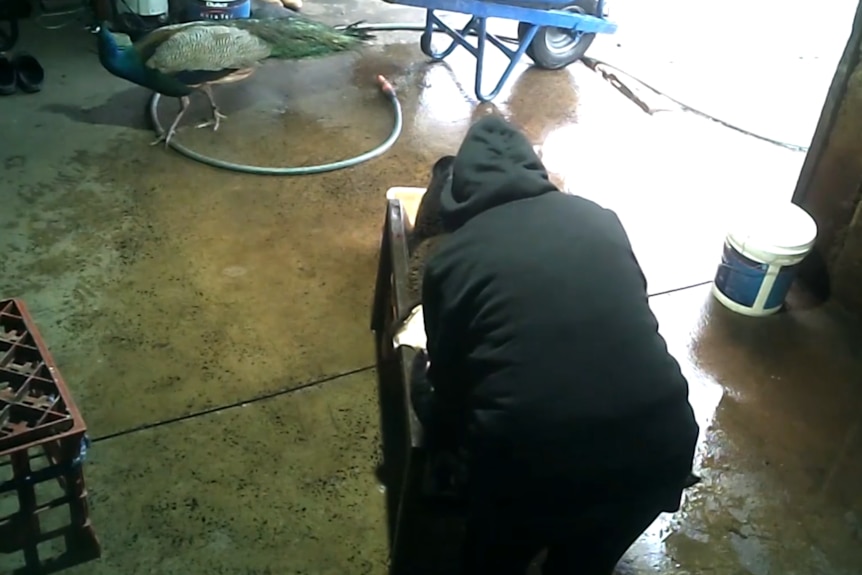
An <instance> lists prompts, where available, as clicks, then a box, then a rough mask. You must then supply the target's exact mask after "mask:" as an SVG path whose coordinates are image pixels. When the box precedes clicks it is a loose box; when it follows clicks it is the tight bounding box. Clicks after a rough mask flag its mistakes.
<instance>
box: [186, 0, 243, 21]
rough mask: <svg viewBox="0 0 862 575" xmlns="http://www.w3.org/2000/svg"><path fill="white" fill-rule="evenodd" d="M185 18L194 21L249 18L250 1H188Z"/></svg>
mask: <svg viewBox="0 0 862 575" xmlns="http://www.w3.org/2000/svg"><path fill="white" fill-rule="evenodd" d="M187 6H188V7H187V13H186V18H187V20H188V21H189V22H194V21H196V20H238V19H242V18H249V17H250V16H251V0H232V1H229V2H216V1H213V0H188V4H187Z"/></svg>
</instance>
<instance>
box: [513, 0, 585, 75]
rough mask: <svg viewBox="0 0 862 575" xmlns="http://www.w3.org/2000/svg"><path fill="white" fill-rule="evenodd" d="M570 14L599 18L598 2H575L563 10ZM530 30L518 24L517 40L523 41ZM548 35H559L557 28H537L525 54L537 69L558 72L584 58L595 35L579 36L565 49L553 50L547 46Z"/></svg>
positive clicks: (583, 0) (580, 0)
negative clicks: (577, 13)
mask: <svg viewBox="0 0 862 575" xmlns="http://www.w3.org/2000/svg"><path fill="white" fill-rule="evenodd" d="M565 9H566V10H571V11H572V12H580V13H581V14H589V15H590V16H600V14H598V9H599V2H598V0H575V1H574V2H572V3H571V4H569V5H568V6H566V8H565ZM529 29H530V24H528V23H526V22H521V23H519V24H518V39H519V40H522V41H523V38H524V37H525V36H526V35H527V31H528V30H529ZM549 33H550V34H554V35H559V29H558V28H547V27H543V28H539V30H538V31H537V32H536V35H535V36H534V37H533V41H532V42H530V45H529V46H528V47H527V50H526V54H527V56H529V57H530V58H531V59H532V60H533V62H534V63H535V64H536V66H538V67H539V68H543V69H545V70H559V69H560V68H565V67H566V66H568V65H569V64H573V63H574V62H577V61H578V60H580V59H581V58H583V57H584V54H586V53H587V50H588V49H589V47H590V44H592V43H593V40H594V39H595V37H596V35H595V34H581V36H580V38H578V39H577V40H574V39H573V40H572V42H571V44H570V45H569V46H567V47H566V48H565V49H560V48H557V49H554V48H552V47H550V46H549V42H548V40H549Z"/></svg>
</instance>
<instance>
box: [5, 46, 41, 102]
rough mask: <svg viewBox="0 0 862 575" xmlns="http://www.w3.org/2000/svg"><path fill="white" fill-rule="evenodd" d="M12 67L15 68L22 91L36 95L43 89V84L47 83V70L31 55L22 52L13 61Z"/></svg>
mask: <svg viewBox="0 0 862 575" xmlns="http://www.w3.org/2000/svg"><path fill="white" fill-rule="evenodd" d="M12 65H13V66H14V67H15V76H16V79H17V81H18V87H19V88H21V91H23V92H27V93H28V94H35V93H36V92H38V91H40V90H41V89H42V83H43V82H44V81H45V69H44V68H42V64H40V63H39V60H37V59H36V58H34V57H33V56H31V55H30V54H26V53H24V52H21V53H19V54H16V55H15V57H14V58H13V59H12Z"/></svg>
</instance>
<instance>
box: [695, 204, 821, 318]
mask: <svg viewBox="0 0 862 575" xmlns="http://www.w3.org/2000/svg"><path fill="white" fill-rule="evenodd" d="M746 212H747V213H746V216H745V217H744V218H741V220H740V221H739V222H738V223H737V225H736V226H735V227H734V228H733V229H732V230H731V231H730V233H728V234H727V237H726V238H725V241H724V251H723V253H722V257H721V264H720V265H719V266H718V271H717V272H716V274H715V281H713V284H712V293H713V295H714V296H715V298H716V299H717V300H718V301H719V302H721V303H722V304H724V305H725V306H726V307H728V308H730V309H732V310H733V311H735V312H738V313H741V314H744V315H749V316H766V315H770V314H773V313H775V312H777V311H778V310H780V309H781V307H782V306H783V305H784V299H785V298H786V297H787V292H789V291H790V286H791V284H792V283H793V280H794V279H795V278H796V272H797V271H798V269H799V264H800V263H802V260H804V259H805V256H807V255H808V254H809V253H810V252H811V248H813V247H814V241H815V240H816V239H817V224H816V223H815V221H814V218H812V217H811V216H810V215H808V213H807V212H806V211H805V210H803V209H802V208H800V207H799V206H797V205H796V204H792V203H789V202H788V203H786V204H779V205H777V206H776V205H771V206H765V207H761V208H759V209H754V210H750V209H749V210H746Z"/></svg>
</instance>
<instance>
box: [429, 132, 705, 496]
mask: <svg viewBox="0 0 862 575" xmlns="http://www.w3.org/2000/svg"><path fill="white" fill-rule="evenodd" d="M441 203H442V213H441V217H442V221H443V223H444V225H445V226H446V227H447V228H448V229H449V230H452V231H453V233H452V234H451V235H450V237H449V238H448V239H447V240H446V241H445V242H444V244H443V245H442V246H441V248H440V250H439V251H438V252H437V253H436V254H435V255H434V256H433V257H432V258H431V260H430V261H429V262H428V263H427V267H426V271H425V276H424V281H423V289H422V291H423V294H422V301H423V308H424V316H425V328H426V333H427V338H428V357H429V359H430V367H429V369H428V379H429V380H430V381H431V383H432V384H433V385H434V389H435V395H436V397H437V398H438V400H439V401H440V402H441V403H442V404H443V405H444V406H445V409H447V410H448V411H449V412H450V413H458V414H460V416H461V417H460V421H462V423H463V430H462V431H463V432H464V433H465V439H466V440H467V444H468V445H469V446H471V447H472V449H473V452H474V454H476V453H482V454H486V455H487V454H489V453H490V454H493V457H492V458H493V459H495V461H496V462H498V463H499V462H500V461H501V460H502V461H508V462H510V463H516V464H517V465H514V466H512V467H513V468H519V469H522V470H526V473H527V474H528V475H529V476H530V477H531V478H533V479H535V478H537V477H538V476H540V475H543V474H546V475H549V476H561V475H562V476H571V475H572V474H576V475H577V476H578V477H581V478H583V477H587V476H594V477H597V478H598V477H607V476H608V475H614V474H616V473H618V472H621V473H622V474H625V475H628V476H637V475H638V473H639V472H643V473H644V474H646V475H650V474H653V475H667V474H672V475H673V476H674V477H676V476H677V475H678V476H679V479H680V481H682V480H683V477H685V476H686V474H687V473H688V472H689V471H690V469H691V462H692V457H693V453H694V447H695V442H696V439H697V434H698V426H697V423H696V422H695V419H694V416H693V412H692V409H691V406H690V404H689V402H688V384H687V382H686V380H685V378H684V377H683V375H682V373H681V372H680V368H679V365H678V364H677V362H676V361H675V360H674V359H673V357H672V356H671V355H670V354H669V353H668V351H667V347H666V344H665V342H664V340H663V339H662V337H661V336H660V335H659V334H658V323H657V321H656V319H655V317H654V316H653V313H652V311H651V310H650V308H649V305H648V303H647V291H646V281H645V279H644V276H643V273H642V272H641V269H640V266H639V265H638V263H637V261H636V259H635V256H634V254H633V253H632V248H631V245H630V243H629V240H628V237H627V235H626V233H625V231H624V229H623V227H622V224H621V223H620V221H619V219H618V218H617V216H616V214H614V212H612V211H610V210H607V209H604V208H602V207H600V206H599V205H597V204H595V203H593V202H591V201H589V200H586V199H584V198H581V197H578V196H573V195H567V194H563V193H561V192H560V191H558V190H557V188H556V187H555V186H554V185H553V184H552V183H551V182H550V180H549V178H548V174H547V172H546V170H545V168H544V166H543V165H542V163H541V161H540V160H539V158H538V157H537V156H536V154H535V153H534V151H533V148H532V146H531V145H530V144H529V142H528V141H527V140H526V138H525V137H524V136H523V135H522V134H521V133H520V132H519V131H517V130H516V129H514V128H513V127H512V126H510V125H509V124H508V123H506V122H505V121H504V120H502V119H500V118H497V117H494V116H491V117H487V118H484V119H482V120H480V121H479V122H477V123H476V124H475V125H474V126H473V127H472V128H471V129H470V131H469V132H468V134H467V136H466V138H465V140H464V142H463V143H462V145H461V148H460V150H459V152H458V154H457V156H456V159H455V163H454V168H453V175H452V178H451V184H450V185H449V186H448V187H447V188H446V189H445V190H444V192H443V197H442V202H441ZM664 462H667V463H666V465H665V464H664ZM663 466H664V467H663Z"/></svg>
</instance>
